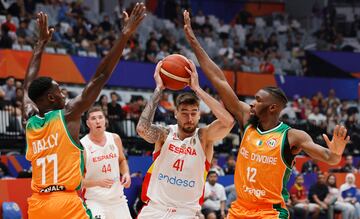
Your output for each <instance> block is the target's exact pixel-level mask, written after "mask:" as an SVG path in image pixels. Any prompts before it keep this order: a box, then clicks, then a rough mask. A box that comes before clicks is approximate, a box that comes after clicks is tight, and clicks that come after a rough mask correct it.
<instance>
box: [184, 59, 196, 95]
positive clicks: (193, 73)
mask: <svg viewBox="0 0 360 219" xmlns="http://www.w3.org/2000/svg"><path fill="white" fill-rule="evenodd" d="M187 61H188V63H189V65H190V69H189V68H188V67H186V66H185V69H186V71H187V72H188V73H189V74H190V76H191V77H190V84H189V86H190V88H191V89H192V90H194V91H196V90H197V89H199V88H200V85H199V75H198V73H197V71H196V66H195V64H194V62H193V61H192V60H190V59H188V60H187Z"/></svg>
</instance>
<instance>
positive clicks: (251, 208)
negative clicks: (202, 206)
mask: <svg viewBox="0 0 360 219" xmlns="http://www.w3.org/2000/svg"><path fill="white" fill-rule="evenodd" d="M238 218H246V219H288V218H289V212H288V210H287V209H286V207H284V206H282V205H281V204H276V205H272V204H256V203H251V202H245V201H241V200H239V199H237V200H235V201H234V202H233V203H231V207H230V209H229V213H228V216H227V219H238Z"/></svg>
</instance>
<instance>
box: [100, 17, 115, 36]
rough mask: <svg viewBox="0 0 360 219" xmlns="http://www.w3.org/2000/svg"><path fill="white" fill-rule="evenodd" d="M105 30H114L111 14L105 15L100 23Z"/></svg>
mask: <svg viewBox="0 0 360 219" xmlns="http://www.w3.org/2000/svg"><path fill="white" fill-rule="evenodd" d="M99 25H100V26H101V27H102V29H103V30H104V31H105V32H109V31H110V30H112V29H113V28H112V24H111V23H110V17H109V15H105V16H104V19H103V21H102V22H101V23H100V24H99Z"/></svg>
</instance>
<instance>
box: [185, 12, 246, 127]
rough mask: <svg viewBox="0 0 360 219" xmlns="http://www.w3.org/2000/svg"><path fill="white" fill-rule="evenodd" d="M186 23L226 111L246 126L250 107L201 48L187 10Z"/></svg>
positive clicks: (204, 68) (186, 33) (189, 37)
mask: <svg viewBox="0 0 360 219" xmlns="http://www.w3.org/2000/svg"><path fill="white" fill-rule="evenodd" d="M184 23H185V25H184V31H185V36H186V39H187V41H188V42H189V44H190V46H191V48H192V50H193V51H194V53H195V55H196V58H197V60H198V61H199V63H200V67H201V69H202V70H203V72H204V73H205V75H206V77H207V78H208V79H209V81H210V82H211V84H212V85H213V86H214V87H215V89H216V90H217V92H218V93H219V95H220V97H221V100H222V101H223V103H224V105H225V107H226V109H227V110H228V111H229V112H230V113H231V114H232V115H233V116H234V117H235V118H236V120H237V121H238V122H239V124H240V126H243V125H245V124H246V123H247V121H248V119H249V116H250V115H249V112H250V106H249V105H248V104H246V103H244V102H242V101H239V99H238V98H237V96H236V94H235V92H234V91H233V89H232V88H231V87H230V85H229V83H228V82H227V80H226V78H225V75H224V73H223V72H222V70H221V69H220V68H219V67H218V66H217V65H216V64H215V63H214V62H213V61H212V60H211V59H210V57H209V56H208V55H207V54H206V52H205V50H204V49H203V48H202V47H201V45H200V43H199V41H198V40H197V39H196V37H195V35H194V32H193V30H192V28H191V21H190V15H189V12H188V11H186V10H185V11H184Z"/></svg>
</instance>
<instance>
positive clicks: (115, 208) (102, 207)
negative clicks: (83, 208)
mask: <svg viewBox="0 0 360 219" xmlns="http://www.w3.org/2000/svg"><path fill="white" fill-rule="evenodd" d="M86 205H87V207H88V208H89V209H90V210H91V213H92V215H93V218H94V219H131V218H132V217H131V215H130V211H129V207H128V204H127V200H126V199H125V200H124V201H120V202H115V203H114V202H110V201H99V200H86Z"/></svg>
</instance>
